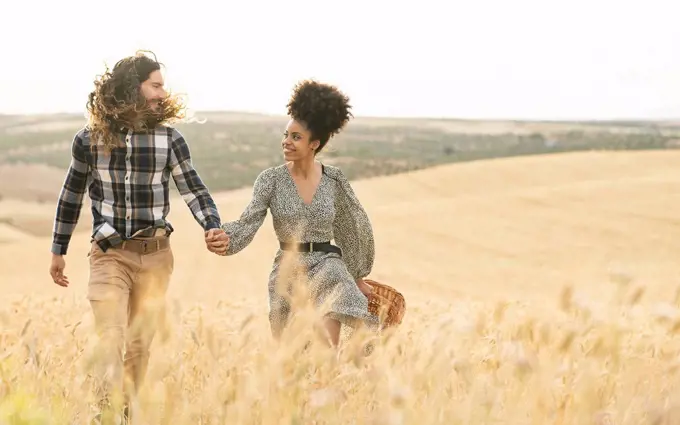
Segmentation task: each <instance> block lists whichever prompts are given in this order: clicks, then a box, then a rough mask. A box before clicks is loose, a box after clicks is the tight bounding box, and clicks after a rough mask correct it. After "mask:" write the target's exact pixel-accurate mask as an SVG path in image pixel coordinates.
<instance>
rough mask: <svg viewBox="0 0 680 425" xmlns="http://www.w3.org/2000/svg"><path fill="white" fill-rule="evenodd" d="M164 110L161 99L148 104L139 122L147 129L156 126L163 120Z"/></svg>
mask: <svg viewBox="0 0 680 425" xmlns="http://www.w3.org/2000/svg"><path fill="white" fill-rule="evenodd" d="M154 106H155V107H154ZM164 112H165V110H164V105H163V101H159V102H158V103H156V104H155V105H152V104H148V105H147V108H146V109H145V110H144V113H143V114H142V116H141V117H140V124H141V125H142V126H143V127H145V128H147V129H153V128H156V126H157V125H158V124H160V123H162V122H163V117H164Z"/></svg>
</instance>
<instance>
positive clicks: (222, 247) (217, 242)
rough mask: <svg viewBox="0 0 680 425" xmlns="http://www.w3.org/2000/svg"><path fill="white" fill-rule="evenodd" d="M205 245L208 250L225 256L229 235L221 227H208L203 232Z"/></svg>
mask: <svg viewBox="0 0 680 425" xmlns="http://www.w3.org/2000/svg"><path fill="white" fill-rule="evenodd" d="M205 245H206V248H208V251H210V252H213V253H215V254H217V255H221V256H225V255H227V249H228V248H229V235H227V234H226V233H225V232H224V230H222V229H210V230H208V231H207V232H205Z"/></svg>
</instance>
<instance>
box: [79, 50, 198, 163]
mask: <svg viewBox="0 0 680 425" xmlns="http://www.w3.org/2000/svg"><path fill="white" fill-rule="evenodd" d="M149 53H151V52H149ZM151 54H152V55H153V53H151ZM161 66H162V64H161V63H160V62H158V61H157V60H156V57H155V55H153V59H152V58H150V57H148V56H146V55H145V54H144V52H143V51H137V52H136V54H135V55H134V56H130V57H127V58H124V59H121V60H120V61H118V62H117V63H116V65H115V66H114V67H113V70H111V71H109V68H108V67H106V72H104V74H103V75H100V76H98V78H97V79H95V81H94V87H95V88H94V90H93V91H92V92H91V93H90V94H89V96H88V101H87V111H88V128H89V131H90V135H91V136H90V138H91V140H92V144H91V146H92V148H93V149H96V146H97V145H103V147H104V149H105V150H106V151H107V152H110V151H111V149H113V148H115V147H116V146H120V143H121V141H120V140H119V137H118V133H120V131H121V130H123V129H130V130H133V131H137V132H139V131H149V130H153V129H154V128H155V127H156V126H157V125H159V124H163V123H165V122H168V121H176V120H181V119H183V118H184V116H185V115H184V114H185V106H184V104H183V103H182V102H181V100H180V99H179V98H178V97H177V96H174V95H168V97H167V98H165V99H163V100H162V101H161V102H160V105H159V106H160V108H159V110H158V111H154V110H153V109H152V108H151V107H149V105H148V104H147V101H146V99H145V98H144V95H143V94H142V92H141V90H140V85H141V84H142V83H143V82H144V81H146V80H147V79H148V78H149V75H150V74H151V73H152V72H154V71H157V70H160V68H161Z"/></svg>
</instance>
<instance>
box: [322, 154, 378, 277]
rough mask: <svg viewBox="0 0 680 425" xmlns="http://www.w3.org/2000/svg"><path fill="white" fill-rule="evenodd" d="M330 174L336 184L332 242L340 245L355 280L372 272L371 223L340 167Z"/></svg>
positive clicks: (372, 241) (373, 258)
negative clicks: (333, 240)
mask: <svg viewBox="0 0 680 425" xmlns="http://www.w3.org/2000/svg"><path fill="white" fill-rule="evenodd" d="M329 168H330V167H329ZM330 175H331V177H332V178H333V179H334V180H335V181H336V184H337V187H336V192H335V193H336V195H335V220H334V222H333V236H334V239H335V243H336V244H337V245H338V246H339V247H340V249H342V256H343V259H344V261H345V264H346V265H347V269H348V270H349V272H350V274H351V275H352V277H353V278H354V279H355V280H356V279H360V278H364V277H366V276H368V275H369V273H370V272H371V270H372V268H373V262H374V260H375V240H374V237H373V227H372V225H371V221H370V220H369V218H368V214H366V211H365V210H364V208H363V206H362V205H361V203H360V202H359V199H358V198H357V196H356V194H355V193H354V190H353V189H352V186H351V185H350V184H349V181H348V180H347V178H346V177H345V175H344V174H343V173H342V171H340V169H339V168H335V167H333V169H332V172H331V173H330Z"/></svg>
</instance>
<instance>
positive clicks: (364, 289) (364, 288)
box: [356, 279, 373, 298]
mask: <svg viewBox="0 0 680 425" xmlns="http://www.w3.org/2000/svg"><path fill="white" fill-rule="evenodd" d="M356 282H357V286H358V287H359V290H360V291H361V293H362V294H364V296H365V297H366V298H368V296H369V295H371V293H372V292H373V287H372V286H371V285H369V284H368V283H366V282H364V280H363V279H357V281H356Z"/></svg>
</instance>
